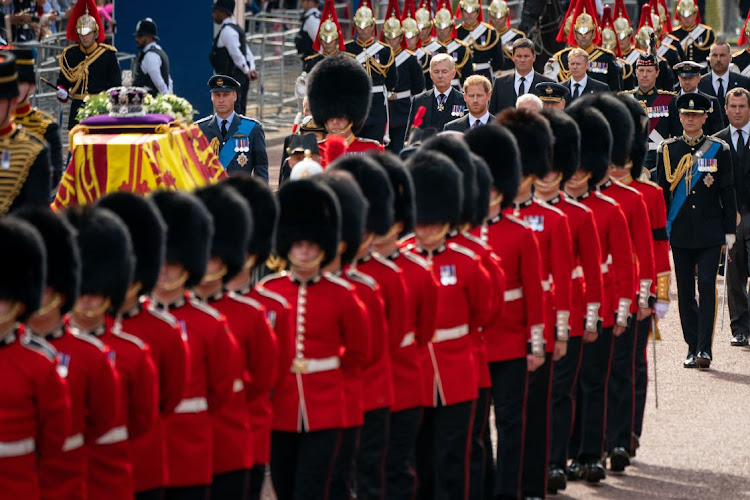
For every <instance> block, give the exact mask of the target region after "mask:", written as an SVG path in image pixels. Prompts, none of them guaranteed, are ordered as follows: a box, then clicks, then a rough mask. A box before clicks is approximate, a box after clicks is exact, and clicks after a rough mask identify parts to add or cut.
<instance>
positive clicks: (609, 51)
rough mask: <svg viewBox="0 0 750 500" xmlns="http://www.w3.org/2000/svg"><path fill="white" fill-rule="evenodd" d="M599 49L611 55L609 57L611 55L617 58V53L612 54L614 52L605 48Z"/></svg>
mask: <svg viewBox="0 0 750 500" xmlns="http://www.w3.org/2000/svg"><path fill="white" fill-rule="evenodd" d="M597 49H598V50H601V51H602V52H604V53H605V54H609V55H611V56H614V57H617V56H616V55H615V53H614V52H612V51H611V50H609V49H605V48H604V47H597Z"/></svg>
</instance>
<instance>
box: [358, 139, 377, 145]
mask: <svg viewBox="0 0 750 500" xmlns="http://www.w3.org/2000/svg"><path fill="white" fill-rule="evenodd" d="M357 140H358V141H360V142H371V143H373V144H378V145H379V144H380V143H379V142H378V141H376V140H375V139H367V138H366V137H357Z"/></svg>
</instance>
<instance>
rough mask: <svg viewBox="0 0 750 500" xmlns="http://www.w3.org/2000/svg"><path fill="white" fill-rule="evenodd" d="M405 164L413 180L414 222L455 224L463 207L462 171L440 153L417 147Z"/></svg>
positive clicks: (452, 225)
mask: <svg viewBox="0 0 750 500" xmlns="http://www.w3.org/2000/svg"><path fill="white" fill-rule="evenodd" d="M406 167H407V168H408V169H409V172H410V173H411V178H412V180H413V181H414V193H415V201H416V206H417V220H416V223H417V224H448V225H449V226H450V227H454V226H457V225H458V223H459V220H460V217H461V211H462V208H463V201H464V200H463V197H464V196H463V195H464V193H463V188H462V186H463V178H462V177H463V174H462V173H461V171H460V170H459V169H458V168H457V167H456V165H455V164H454V163H453V162H452V161H451V159H450V158H448V157H447V156H446V155H444V154H443V153H440V152H438V151H435V150H420V151H417V153H415V154H414V155H412V156H411V157H410V158H409V161H407V162H406Z"/></svg>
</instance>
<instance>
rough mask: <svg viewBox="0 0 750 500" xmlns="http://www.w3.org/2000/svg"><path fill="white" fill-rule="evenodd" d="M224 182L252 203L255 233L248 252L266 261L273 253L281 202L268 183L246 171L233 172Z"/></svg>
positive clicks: (251, 237) (251, 209) (259, 259)
mask: <svg viewBox="0 0 750 500" xmlns="http://www.w3.org/2000/svg"><path fill="white" fill-rule="evenodd" d="M222 182H223V183H226V184H228V185H230V186H232V187H233V188H235V189H236V190H237V192H239V193H240V195H242V197H243V198H245V201H247V202H248V204H249V205H250V213H251V215H252V216H253V234H252V235H251V236H250V242H249V243H248V244H247V253H248V254H250V255H256V256H257V259H256V261H257V262H264V261H265V260H266V259H267V258H268V256H269V255H271V250H272V249H273V238H274V233H275V232H276V223H277V222H278V220H279V204H278V202H277V201H276V197H275V196H274V195H273V191H271V188H270V187H268V184H266V183H265V182H262V181H260V180H258V179H256V178H255V177H253V176H252V175H250V174H248V173H246V172H240V173H235V174H232V175H230V176H229V177H227V178H226V179H224V180H223V181H222Z"/></svg>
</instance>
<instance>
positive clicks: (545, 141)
mask: <svg viewBox="0 0 750 500" xmlns="http://www.w3.org/2000/svg"><path fill="white" fill-rule="evenodd" d="M497 121H498V123H500V124H501V125H504V126H505V127H507V128H508V130H510V131H511V132H512V133H513V135H514V136H515V137H516V142H517V143H518V150H519V151H520V152H521V169H522V172H523V175H524V176H527V175H535V176H536V177H537V178H539V179H541V178H542V177H544V176H545V175H547V174H548V173H549V171H550V169H551V168H552V148H553V147H554V145H555V136H554V135H552V129H550V126H549V122H548V121H547V119H546V118H544V117H543V116H542V115H540V114H539V113H537V112H534V111H529V110H526V109H515V108H510V109H506V110H505V111H503V112H502V113H500V115H499V116H498V117H497Z"/></svg>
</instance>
